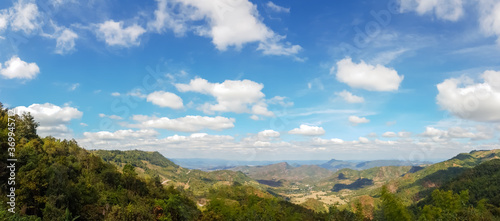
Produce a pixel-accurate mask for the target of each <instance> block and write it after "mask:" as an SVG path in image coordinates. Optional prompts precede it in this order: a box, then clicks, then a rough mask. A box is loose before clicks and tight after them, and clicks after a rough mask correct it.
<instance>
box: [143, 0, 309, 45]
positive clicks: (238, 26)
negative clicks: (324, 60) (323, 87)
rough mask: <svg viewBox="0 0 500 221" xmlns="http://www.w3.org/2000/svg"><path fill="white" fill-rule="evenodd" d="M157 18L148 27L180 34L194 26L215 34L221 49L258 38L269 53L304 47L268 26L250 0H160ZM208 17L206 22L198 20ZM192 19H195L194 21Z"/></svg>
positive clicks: (208, 35)
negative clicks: (202, 22) (289, 40)
mask: <svg viewBox="0 0 500 221" xmlns="http://www.w3.org/2000/svg"><path fill="white" fill-rule="evenodd" d="M157 2H158V9H157V10H155V13H154V14H155V16H154V20H152V21H150V22H149V24H148V27H149V28H150V29H152V30H154V31H156V32H160V33H161V32H164V31H165V30H166V29H172V30H173V31H174V33H176V34H177V35H183V34H184V33H185V32H186V31H188V30H193V31H194V32H195V33H196V34H198V35H200V36H206V37H210V38H212V43H213V44H214V45H215V47H216V48H217V49H218V50H221V51H225V50H227V48H228V47H232V46H233V47H236V48H237V49H240V48H242V47H243V45H244V44H247V43H251V42H258V43H259V47H258V50H262V51H263V53H264V54H269V55H295V54H297V53H298V52H299V51H300V50H301V49H302V48H301V47H300V46H299V45H292V44H290V43H289V42H284V38H285V36H281V35H278V34H276V33H274V32H273V31H272V30H271V29H269V28H268V27H267V26H266V25H265V24H264V23H263V22H262V21H261V19H260V16H259V13H258V11H257V7H256V6H255V5H254V4H253V3H251V2H250V1H248V0H213V1H204V0H174V1H166V0H157ZM199 21H205V22H206V24H201V25H200V24H199ZM189 23H196V25H195V24H193V25H192V27H191V25H190V24H189Z"/></svg>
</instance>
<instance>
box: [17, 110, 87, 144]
mask: <svg viewBox="0 0 500 221" xmlns="http://www.w3.org/2000/svg"><path fill="white" fill-rule="evenodd" d="M14 110H15V111H16V113H19V114H22V113H26V112H29V113H31V115H32V116H33V117H34V118H35V120H36V121H37V122H39V123H40V127H39V128H38V133H39V134H40V136H49V135H50V136H54V137H58V138H67V137H68V135H69V134H70V133H71V130H70V129H69V128H68V127H67V125H69V124H70V122H71V120H73V119H80V118H81V117H82V115H83V113H82V112H81V111H79V110H78V109H76V108H74V107H69V106H65V107H60V106H57V105H54V104H51V103H45V104H32V105H30V106H28V107H25V106H19V107H16V108H14Z"/></svg>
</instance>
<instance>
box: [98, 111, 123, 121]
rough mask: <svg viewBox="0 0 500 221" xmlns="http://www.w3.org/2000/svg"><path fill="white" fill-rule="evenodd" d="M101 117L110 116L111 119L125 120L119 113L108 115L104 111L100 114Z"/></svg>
mask: <svg viewBox="0 0 500 221" xmlns="http://www.w3.org/2000/svg"><path fill="white" fill-rule="evenodd" d="M99 117H101V118H105V117H106V118H109V119H112V120H123V118H122V117H120V116H117V115H106V114H102V113H101V114H99Z"/></svg>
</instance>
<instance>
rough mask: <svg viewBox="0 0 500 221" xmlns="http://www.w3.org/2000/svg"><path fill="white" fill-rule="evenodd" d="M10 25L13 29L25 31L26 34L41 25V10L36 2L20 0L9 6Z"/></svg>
mask: <svg viewBox="0 0 500 221" xmlns="http://www.w3.org/2000/svg"><path fill="white" fill-rule="evenodd" d="M9 17H10V26H11V29H12V30H13V31H20V30H21V31H24V33H26V34H30V33H31V32H33V31H35V30H37V29H39V28H40V26H41V21H40V12H39V11H38V7H37V6H36V4H35V3H31V2H26V1H23V0H19V1H17V2H15V3H14V6H13V7H11V8H9Z"/></svg>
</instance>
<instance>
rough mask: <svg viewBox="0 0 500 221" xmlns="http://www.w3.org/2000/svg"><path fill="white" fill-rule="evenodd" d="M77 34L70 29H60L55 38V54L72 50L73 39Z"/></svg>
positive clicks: (73, 46) (73, 45)
mask: <svg viewBox="0 0 500 221" xmlns="http://www.w3.org/2000/svg"><path fill="white" fill-rule="evenodd" d="M77 38H78V35H77V34H76V33H75V32H73V31H72V30H70V29H67V28H65V29H64V30H62V31H61V32H60V33H59V34H58V36H57V38H56V50H55V52H56V53H57V54H67V53H69V52H71V51H73V50H74V48H75V39H77Z"/></svg>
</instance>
